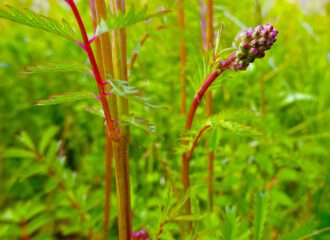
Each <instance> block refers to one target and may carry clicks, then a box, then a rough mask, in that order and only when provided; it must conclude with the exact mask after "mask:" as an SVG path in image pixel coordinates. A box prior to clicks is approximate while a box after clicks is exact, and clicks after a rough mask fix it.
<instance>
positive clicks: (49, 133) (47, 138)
mask: <svg viewBox="0 0 330 240" xmlns="http://www.w3.org/2000/svg"><path fill="white" fill-rule="evenodd" d="M58 130H59V128H58V127H50V128H48V129H47V130H46V132H44V134H43V135H42V138H41V141H40V143H39V148H38V149H39V153H40V154H41V155H43V154H44V153H45V150H46V148H47V147H48V146H49V144H50V142H51V140H52V139H53V138H54V136H55V135H56V133H57V132H58Z"/></svg>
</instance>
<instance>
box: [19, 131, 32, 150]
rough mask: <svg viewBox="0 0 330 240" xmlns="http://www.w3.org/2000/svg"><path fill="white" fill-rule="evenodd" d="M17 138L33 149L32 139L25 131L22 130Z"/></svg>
mask: <svg viewBox="0 0 330 240" xmlns="http://www.w3.org/2000/svg"><path fill="white" fill-rule="evenodd" d="M19 140H20V141H21V142H22V143H23V144H24V145H25V146H26V147H27V148H28V149H30V150H35V146H34V143H33V141H32V139H31V138H30V136H29V135H28V134H27V133H26V132H25V131H22V132H21V134H20V136H19Z"/></svg>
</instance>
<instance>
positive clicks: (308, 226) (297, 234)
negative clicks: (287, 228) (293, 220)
mask: <svg viewBox="0 0 330 240" xmlns="http://www.w3.org/2000/svg"><path fill="white" fill-rule="evenodd" d="M316 227H317V223H316V222H315V221H314V220H308V221H306V222H304V223H302V224H300V225H299V226H298V227H297V228H296V229H294V230H292V231H291V232H290V233H287V234H286V235H284V236H282V237H280V238H279V240H297V239H300V238H302V237H304V236H305V235H307V234H311V233H313V232H314V230H315V229H316Z"/></svg>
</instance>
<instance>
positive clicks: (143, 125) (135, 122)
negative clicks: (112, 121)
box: [85, 107, 156, 133]
mask: <svg viewBox="0 0 330 240" xmlns="http://www.w3.org/2000/svg"><path fill="white" fill-rule="evenodd" d="M85 111H87V112H89V113H91V114H93V115H95V116H99V117H103V118H104V113H103V110H102V109H97V108H94V107H89V108H86V109H85ZM120 122H121V124H123V125H128V126H134V127H137V128H140V129H142V130H144V131H146V132H148V133H155V130H156V128H155V126H154V125H153V124H152V123H150V122H149V121H148V120H146V119H143V118H139V117H136V116H135V115H134V114H130V115H122V116H120Z"/></svg>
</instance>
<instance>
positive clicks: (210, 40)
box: [206, 0, 215, 210]
mask: <svg viewBox="0 0 330 240" xmlns="http://www.w3.org/2000/svg"><path fill="white" fill-rule="evenodd" d="M206 12H207V46H208V52H211V51H212V50H213V47H214V28H213V0H207V2H206ZM212 60H213V56H212ZM212 109H213V104H212V92H211V91H209V92H208V93H207V94H206V116H207V117H210V116H211V115H212V111H213V110H212ZM214 157H215V156H214V152H213V151H210V152H209V153H208V195H209V207H210V210H212V209H213V181H214V166H213V165H214Z"/></svg>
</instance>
